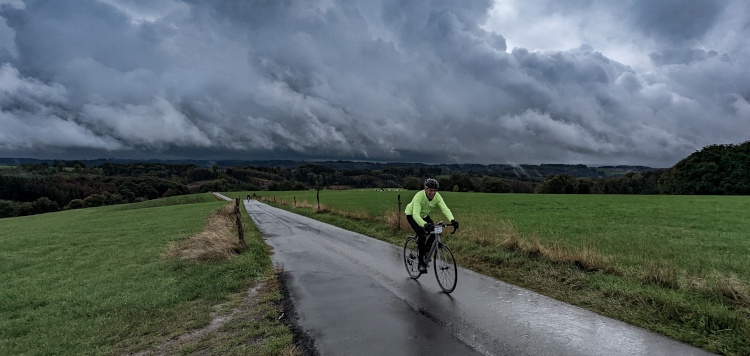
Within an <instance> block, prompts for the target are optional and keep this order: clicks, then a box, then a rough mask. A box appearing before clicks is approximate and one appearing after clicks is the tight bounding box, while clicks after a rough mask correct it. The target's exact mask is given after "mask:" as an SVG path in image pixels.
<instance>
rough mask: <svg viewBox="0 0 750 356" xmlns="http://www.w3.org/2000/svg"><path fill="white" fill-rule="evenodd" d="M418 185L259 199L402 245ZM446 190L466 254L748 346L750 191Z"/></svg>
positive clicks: (670, 329)
mask: <svg viewBox="0 0 750 356" xmlns="http://www.w3.org/2000/svg"><path fill="white" fill-rule="evenodd" d="M347 192H348V193H349V194H350V196H347ZM414 193H415V192H411V193H410V192H404V191H401V192H398V193H396V192H387V191H386V192H382V191H373V190H369V191H353V190H352V191H322V192H321V202H322V203H323V204H322V205H321V209H320V210H321V211H320V212H318V211H317V210H318V208H317V201H316V192H315V191H303V192H297V191H295V192H263V194H262V195H263V197H261V199H262V200H265V201H266V202H269V203H271V204H272V205H275V206H279V207H281V208H284V209H288V210H292V211H294V212H296V213H299V214H302V215H306V216H309V217H312V218H315V219H318V220H322V221H326V222H329V223H332V224H334V225H338V226H341V227H343V228H346V229H349V230H352V231H356V232H360V233H363V234H365V235H368V236H372V237H376V238H378V239H381V240H385V241H388V242H390V243H393V244H395V245H398V246H400V245H401V244H402V243H403V239H404V236H406V235H408V234H411V233H412V232H411V231H410V229H409V228H408V225H407V223H406V222H405V219H404V217H403V215H401V216H400V217H399V215H400V214H397V211H398V210H397V203H396V202H397V199H396V196H397V195H396V194H402V197H401V201H402V207H401V209H403V207H405V205H406V203H408V201H409V200H410V199H411V196H412V195H413V194H414ZM231 194H237V193H231ZM242 194H247V193H242ZM441 194H442V195H443V196H444V197H445V199H446V201H447V202H448V204H449V206H450V207H451V210H452V211H453V213H454V215H456V217H457V219H458V220H459V221H460V222H461V231H460V232H459V233H457V234H456V235H454V236H449V237H448V238H447V239H448V240H447V241H448V242H447V243H448V244H449V245H450V246H451V249H452V250H453V251H454V253H455V255H456V258H457V259H458V262H459V264H461V265H462V266H464V267H467V268H470V269H472V270H475V271H477V272H480V273H483V274H487V275H490V276H493V277H495V278H498V279H501V280H504V281H507V282H510V283H514V284H516V285H519V286H522V287H525V288H529V289H531V290H535V291H537V292H540V293H543V294H545V295H547V296H550V297H552V298H555V299H558V300H562V301H565V302H569V303H572V304H575V305H578V306H581V307H584V308H587V309H590V310H593V311H596V312H598V313H600V314H603V315H607V316H610V317H613V318H617V319H620V320H623V321H626V322H629V323H631V324H634V325H638V326H641V327H644V328H647V329H650V330H653V331H655V332H659V333H661V334H664V335H667V336H670V337H672V338H675V339H677V340H680V341H683V342H686V343H689V344H692V345H695V346H697V347H700V348H703V349H705V350H708V351H711V352H715V353H720V354H727V355H747V354H750V321H749V320H750V259H748V258H747V256H748V255H750V240H749V239H747V236H750V224H747V221H748V220H747V211H750V198H748V197H716V196H624V195H623V196H606V195H542V194H527V195H523V194H475V193H453V192H441ZM243 196H244V195H243ZM295 200H296V207H295V206H292V203H293V202H294V201H295ZM274 201H275V203H274ZM282 201H283V203H284V204H283V205H282V204H280V203H281V202H282ZM357 205H359V206H361V207H357ZM399 218H400V226H401V229H400V230H399V229H397V226H398V225H397V224H398V223H399ZM433 218H434V219H436V220H441V219H444V217H443V216H442V214H440V213H437V214H434V216H433ZM459 284H460V278H459ZM459 288H460V285H459Z"/></svg>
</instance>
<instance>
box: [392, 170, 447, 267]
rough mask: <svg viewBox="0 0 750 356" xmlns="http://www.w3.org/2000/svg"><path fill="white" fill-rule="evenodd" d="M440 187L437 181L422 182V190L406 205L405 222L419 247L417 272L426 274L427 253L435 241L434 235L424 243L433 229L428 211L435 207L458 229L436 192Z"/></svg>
mask: <svg viewBox="0 0 750 356" xmlns="http://www.w3.org/2000/svg"><path fill="white" fill-rule="evenodd" d="M439 187H440V183H438V181H437V179H433V178H428V179H427V180H425V181H424V190H420V191H419V192H418V193H417V194H414V198H412V200H411V203H409V204H408V205H406V210H405V211H404V213H406V221H408V222H409V225H411V228H412V229H414V232H416V233H417V246H418V247H419V258H418V259H419V272H420V273H427V262H426V259H427V253H428V252H430V251H429V248H430V246H432V242H433V241H434V240H435V235H430V238H429V241H425V239H426V237H427V235H428V234H429V233H430V232H432V230H433V229H434V228H435V223H434V222H433V221H432V219H431V218H430V211H432V209H433V208H435V207H436V206H437V207H439V208H440V210H441V211H442V212H443V215H445V217H446V218H447V219H448V220H450V221H451V224H453V227H454V228H456V229H458V221H456V220H455V219H454V218H453V214H452V213H451V210H450V209H448V206H447V205H445V201H443V197H441V196H440V193H438V192H437V190H438V188H439Z"/></svg>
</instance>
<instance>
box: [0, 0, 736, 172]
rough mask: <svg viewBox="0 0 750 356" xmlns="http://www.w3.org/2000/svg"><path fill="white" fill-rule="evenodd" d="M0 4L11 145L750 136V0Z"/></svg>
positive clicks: (512, 144) (347, 148)
mask: <svg viewBox="0 0 750 356" xmlns="http://www.w3.org/2000/svg"><path fill="white" fill-rule="evenodd" d="M0 4H1V5H0V108H1V109H2V111H1V112H0V156H6V157H33V158H69V159H72V158H105V157H121V158H165V159H174V158H198V159H224V158H232V159H278V158H286V159H346V160H372V161H409V162H425V163H485V164H488V163H514V164H523V163H526V164H539V163H571V164H574V163H575V164H578V163H583V164H589V165H603V164H632V165H647V166H652V167H670V166H672V165H673V164H675V163H676V162H678V161H679V160H681V159H682V158H684V157H686V156H687V155H689V154H691V153H693V152H695V151H696V150H700V149H701V148H702V147H705V146H707V145H711V144H728V143H742V142H745V141H748V140H750V70H748V68H750V2H748V1H746V0H726V1H722V0H660V1H652V0H624V1H622V0H618V1H594V0H566V1H559V0H533V1H529V0H498V1H491V0H482V1H479V0H477V1H454V0H433V1H427V0H425V1H418V0H414V1H403V0H358V1H351V0H350V1H334V0H264V1H248V0H224V1H216V0H183V1H179V0H65V1H57V0H43V1H37V0H29V1H22V0H0Z"/></svg>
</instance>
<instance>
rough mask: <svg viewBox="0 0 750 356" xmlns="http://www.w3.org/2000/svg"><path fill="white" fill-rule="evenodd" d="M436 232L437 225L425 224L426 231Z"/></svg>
mask: <svg viewBox="0 0 750 356" xmlns="http://www.w3.org/2000/svg"><path fill="white" fill-rule="evenodd" d="M434 230H435V225H433V224H431V223H425V224H424V231H427V232H432V231H434Z"/></svg>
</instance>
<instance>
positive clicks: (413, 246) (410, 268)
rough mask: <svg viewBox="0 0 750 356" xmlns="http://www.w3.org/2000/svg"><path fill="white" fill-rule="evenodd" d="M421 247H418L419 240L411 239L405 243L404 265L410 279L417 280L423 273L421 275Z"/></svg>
mask: <svg viewBox="0 0 750 356" xmlns="http://www.w3.org/2000/svg"><path fill="white" fill-rule="evenodd" d="M418 256H419V246H418V245H417V239H416V238H414V237H410V238H407V239H406V242H404V265H405V266H406V273H408V274H409V277H411V278H414V279H417V278H419V276H420V275H422V274H421V273H419V260H418V258H419V257H418Z"/></svg>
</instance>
